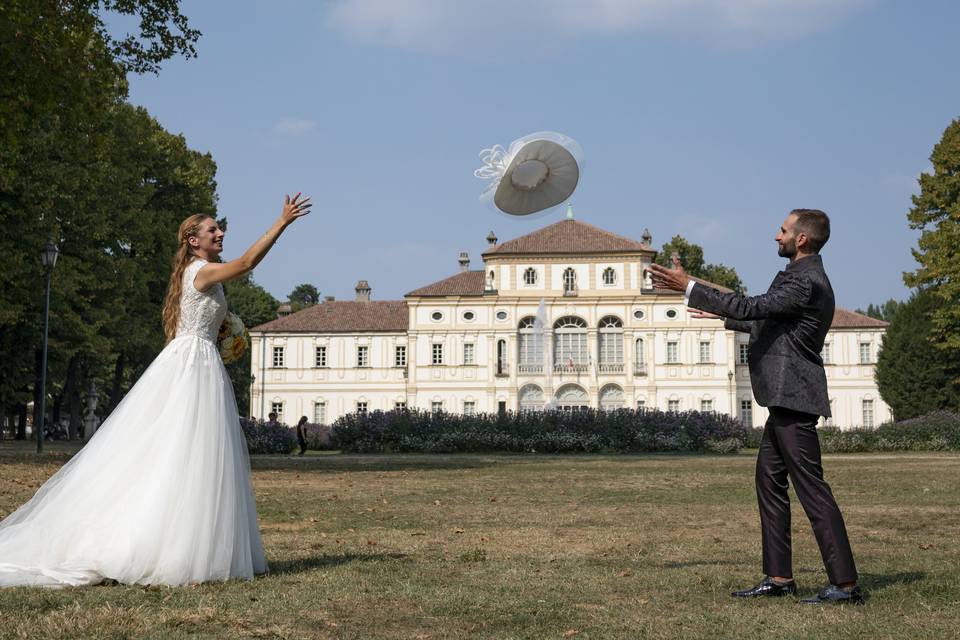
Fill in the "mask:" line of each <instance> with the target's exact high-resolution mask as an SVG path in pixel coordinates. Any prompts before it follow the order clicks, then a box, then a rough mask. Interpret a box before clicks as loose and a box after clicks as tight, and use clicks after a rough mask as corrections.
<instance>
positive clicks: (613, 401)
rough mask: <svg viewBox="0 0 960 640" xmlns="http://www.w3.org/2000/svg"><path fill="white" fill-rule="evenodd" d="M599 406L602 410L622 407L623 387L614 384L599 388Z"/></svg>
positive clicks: (613, 409) (614, 409)
mask: <svg viewBox="0 0 960 640" xmlns="http://www.w3.org/2000/svg"><path fill="white" fill-rule="evenodd" d="M600 408H601V409H602V410H604V411H616V410H617V409H623V389H621V388H620V387H618V386H617V385H615V384H608V385H607V386H605V387H604V388H603V389H600Z"/></svg>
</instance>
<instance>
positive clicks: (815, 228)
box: [790, 209, 830, 253]
mask: <svg viewBox="0 0 960 640" xmlns="http://www.w3.org/2000/svg"><path fill="white" fill-rule="evenodd" d="M790 214H791V215H794V216H797V221H796V223H794V229H796V230H797V231H799V232H800V233H802V234H804V235H806V236H807V246H808V247H809V248H810V251H812V252H813V253H820V249H822V248H823V245H825V244H827V240H829V239H830V218H829V217H827V214H825V213H824V212H823V211H820V209H794V210H793V211H791V212H790Z"/></svg>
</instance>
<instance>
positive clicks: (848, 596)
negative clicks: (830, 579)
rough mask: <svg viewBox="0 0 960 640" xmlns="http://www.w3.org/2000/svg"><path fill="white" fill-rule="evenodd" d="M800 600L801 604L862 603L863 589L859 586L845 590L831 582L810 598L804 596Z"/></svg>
mask: <svg viewBox="0 0 960 640" xmlns="http://www.w3.org/2000/svg"><path fill="white" fill-rule="evenodd" d="M800 602H802V603H803V604H863V591H861V590H860V587H854V588H853V589H851V590H850V591H845V590H843V589H841V588H840V587H838V586H837V585H835V584H831V585H830V586H828V587H827V588H826V589H824V590H823V591H821V592H820V593H818V594H817V595H815V596H813V597H812V598H805V599H803V600H801V601H800Z"/></svg>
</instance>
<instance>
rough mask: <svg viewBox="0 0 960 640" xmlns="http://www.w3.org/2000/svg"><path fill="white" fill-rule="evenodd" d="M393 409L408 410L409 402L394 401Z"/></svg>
mask: <svg viewBox="0 0 960 640" xmlns="http://www.w3.org/2000/svg"><path fill="white" fill-rule="evenodd" d="M393 410H394V411H406V410H407V403H406V402H394V403H393Z"/></svg>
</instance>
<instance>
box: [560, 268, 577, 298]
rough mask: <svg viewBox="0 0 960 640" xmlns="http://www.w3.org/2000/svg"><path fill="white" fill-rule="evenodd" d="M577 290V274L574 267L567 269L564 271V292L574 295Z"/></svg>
mask: <svg viewBox="0 0 960 640" xmlns="http://www.w3.org/2000/svg"><path fill="white" fill-rule="evenodd" d="M576 290H577V272H576V271H574V270H573V267H567V268H566V269H564V270H563V292H564V293H565V294H567V293H574V292H576Z"/></svg>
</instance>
